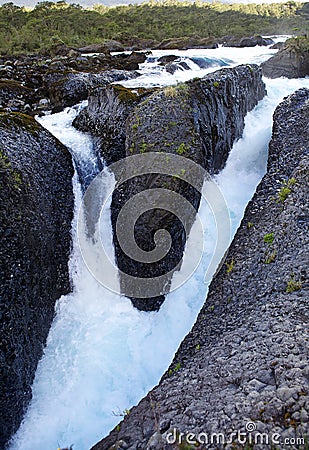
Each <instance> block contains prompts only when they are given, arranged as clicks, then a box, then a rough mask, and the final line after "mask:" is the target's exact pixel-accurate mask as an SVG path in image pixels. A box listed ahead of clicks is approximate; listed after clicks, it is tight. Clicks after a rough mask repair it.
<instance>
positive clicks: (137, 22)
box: [0, 0, 309, 54]
mask: <svg viewBox="0 0 309 450" xmlns="http://www.w3.org/2000/svg"><path fill="white" fill-rule="evenodd" d="M308 15H309V5H308V3H305V4H304V3H296V2H292V1H290V2H287V3H274V4H256V5H255V4H227V3H219V2H213V3H208V2H202V1H200V0H196V2H194V3H191V2H188V1H185V2H179V1H177V0H158V1H156V0H150V1H149V3H142V4H140V5H127V6H118V7H107V6H104V5H97V6H94V7H93V9H84V8H82V7H81V6H79V5H78V4H67V3H65V2H63V1H58V2H56V3H54V2H49V1H43V2H41V3H38V4H37V5H36V6H35V7H34V8H33V9H31V10H29V9H26V8H24V7H19V6H16V5H14V4H13V3H11V2H10V3H5V4H4V5H2V6H1V7H0V52H1V53H2V54H5V53H7V54H13V53H15V54H18V53H31V52H36V51H42V50H44V49H45V48H48V47H50V46H51V45H52V44H55V43H59V42H63V43H65V44H67V45H69V46H75V47H79V46H83V45H87V44H91V43H101V42H102V41H104V40H110V39H115V40H118V41H120V42H123V43H127V42H129V41H130V42H131V43H134V39H136V38H139V39H150V40H153V41H157V42H159V41H162V40H163V39H170V38H177V37H178V38H180V37H184V36H191V37H193V36H200V37H201V38H207V37H209V36H214V37H220V36H225V35H234V36H246V35H247V36H248V35H254V34H287V33H288V34H298V35H299V34H302V33H306V32H308ZM297 45H302V41H299V42H298V44H297Z"/></svg>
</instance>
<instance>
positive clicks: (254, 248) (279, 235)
mask: <svg viewBox="0 0 309 450" xmlns="http://www.w3.org/2000/svg"><path fill="white" fill-rule="evenodd" d="M308 100H309V90H308V89H300V90H299V91H297V92H296V93H294V94H293V95H291V96H290V97H288V98H287V99H285V100H284V101H283V103H281V104H280V105H279V106H278V107H277V109H276V111H275V114H274V125H273V134H272V140H271V142H270V145H269V159H268V168H267V174H266V175H265V176H264V178H263V180H262V181H261V183H260V184H259V186H258V188H257V191H256V193H255V195H254V197H253V199H252V200H251V201H250V202H249V204H248V207H247V209H246V212H245V215H244V218H243V220H242V223H241V225H240V227H239V229H238V231H237V233H236V236H235V238H234V240H233V242H232V244H231V246H230V249H229V251H228V253H227V255H226V264H225V265H223V266H222V267H221V269H220V271H219V272H218V273H217V275H216V276H215V277H214V279H213V281H212V283H211V285H210V289H209V294H208V297H207V299H206V301H205V304H204V306H203V308H202V310H201V312H200V314H199V316H198V318H197V321H196V323H195V325H194V327H193V329H192V331H191V332H190V333H189V334H188V336H187V337H186V338H185V339H184V341H183V342H182V344H181V345H180V348H179V350H178V352H177V353H176V355H175V358H174V361H173V363H172V364H171V366H170V368H169V370H168V371H167V372H166V373H165V375H164V376H163V378H162V380H161V382H160V384H159V385H158V386H157V387H156V388H154V389H153V390H152V391H151V392H150V393H149V394H148V395H147V396H146V397H145V398H144V399H143V400H141V402H140V403H139V405H138V406H137V407H134V408H133V409H132V410H131V411H130V414H129V415H127V416H126V417H125V419H124V420H123V421H122V422H121V423H120V424H119V425H118V426H117V427H116V428H115V429H114V430H113V431H112V432H111V433H110V435H109V436H108V437H106V438H105V439H103V440H102V441H101V442H100V443H98V444H97V445H95V446H94V447H93V450H112V449H115V448H118V449H132V450H133V449H136V450H137V449H144V450H150V449H153V450H159V449H166V450H167V449H173V448H182V447H183V448H196V447H197V448H201V449H211V448H216V449H223V448H227V449H230V448H240V447H242V446H243V445H245V444H247V445H249V443H250V445H251V444H254V448H255V449H257V450H263V449H265V448H266V446H268V445H269V446H270V445H271V444H272V445H277V446H278V447H280V446H281V443H282V442H283V441H284V439H289V442H290V448H292V449H297V448H302V444H301V442H300V441H298V443H297V441H296V438H301V437H303V438H304V437H305V436H306V435H308V430H309V423H308V420H309V418H308V406H309V394H308V393H309V385H308V370H309V364H308V345H307V340H308V330H307V325H308V304H307V301H308V300H307V299H308V278H307V270H308V267H307V263H306V246H308V214H307V211H306V198H307V185H308V162H309V161H308V155H307V148H308V143H309V134H308V127H307V121H308V113H309V109H308V108H309V106H308V105H309V102H308ZM188 433H192V434H188ZM201 433H202V434H201ZM216 433H221V437H220V435H219V437H218V435H217V434H216ZM233 433H234V434H233ZM238 433H242V434H240V435H239V434H238ZM261 433H265V434H264V435H263V436H264V437H263V440H262V441H261ZM211 435H212V436H214V437H213V438H211ZM206 438H208V441H207V440H206ZM211 439H214V440H211ZM222 439H224V440H225V441H223V440H222ZM266 439H268V441H266ZM293 439H294V441H293ZM194 441H195V442H197V444H196V445H195V446H194V447H193V445H194ZM180 442H181V444H180ZM267 442H268V443H267ZM304 442H305V441H303V443H304ZM190 444H191V445H192V447H190ZM187 446H188V447H187ZM303 446H305V445H304V444H303Z"/></svg>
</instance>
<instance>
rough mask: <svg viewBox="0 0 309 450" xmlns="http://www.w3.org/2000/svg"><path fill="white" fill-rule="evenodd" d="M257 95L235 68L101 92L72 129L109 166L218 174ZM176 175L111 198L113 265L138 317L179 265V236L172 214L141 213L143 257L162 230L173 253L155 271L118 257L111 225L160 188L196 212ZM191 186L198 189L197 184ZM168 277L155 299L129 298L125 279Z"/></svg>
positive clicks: (251, 80)
mask: <svg viewBox="0 0 309 450" xmlns="http://www.w3.org/2000/svg"><path fill="white" fill-rule="evenodd" d="M264 95H265V86H264V84H263V82H262V79H261V72H260V70H259V69H258V68H257V66H239V67H237V68H234V69H224V70H221V71H217V72H215V73H212V74H209V75H207V76H206V77H204V78H203V79H200V80H195V81H192V82H188V83H185V84H180V85H178V86H176V87H173V86H170V87H167V88H165V89H161V90H157V91H156V92H149V91H145V90H138V91H134V90H129V89H126V88H124V87H121V86H110V87H108V88H106V89H101V88H100V89H98V90H96V91H94V92H93V93H92V95H91V96H90V98H89V106H88V108H86V109H85V110H84V111H83V112H82V113H81V115H80V116H79V117H78V118H77V119H76V120H75V122H74V124H75V126H77V128H78V129H81V130H83V131H88V132H91V133H92V134H94V136H95V144H96V148H97V151H99V152H100V153H101V155H102V156H103V158H104V159H105V160H106V161H107V163H108V164H109V163H111V162H115V161H118V160H120V159H121V158H124V157H125V156H130V155H136V154H144V153H147V152H163V153H172V154H175V155H179V156H183V157H185V158H188V159H189V160H191V161H194V162H195V163H196V164H198V165H199V166H201V167H203V168H204V169H206V170H208V171H209V172H218V171H219V170H220V169H222V167H223V166H224V164H225V162H226V159H227V157H228V153H229V151H230V149H231V148H232V145H233V142H234V141H235V139H238V138H239V137H240V136H241V133H242V130H243V125H244V116H245V115H246V113H247V112H248V111H250V110H251V109H252V108H253V107H254V106H255V105H256V104H257V102H258V101H259V100H260V99H261V98H263V96H264ZM236 99H237V100H236ZM178 169H179V170H178V172H179V171H180V173H181V171H182V170H185V168H184V167H182V168H181V167H180V168H178ZM175 170H176V169H175ZM178 172H177V170H176V172H175V173H174V174H170V176H161V175H158V174H155V175H153V176H151V175H149V176H141V177H140V178H137V177H135V178H134V179H133V180H129V181H127V182H126V183H124V184H123V185H122V186H119V188H118V189H117V190H116V191H115V192H114V195H113V201H112V206H111V211H112V225H113V232H114V244H115V253H116V259H117V264H118V267H119V269H120V271H121V272H122V273H120V283H121V287H122V292H123V293H126V294H127V295H128V296H129V297H130V298H131V299H132V301H133V304H134V305H135V306H136V307H137V308H139V309H142V310H156V309H158V308H159V307H160V305H161V304H162V301H163V300H164V294H165V293H166V292H168V290H169V284H170V279H171V276H172V272H173V271H174V270H178V269H179V267H180V265H181V259H182V254H183V249H184V246H185V243H186V233H185V232H184V227H183V225H182V223H181V222H179V221H178V220H177V219H176V218H175V215H174V214H173V213H171V212H167V211H163V210H162V209H160V208H155V209H154V210H153V211H148V212H147V213H145V214H143V215H142V217H141V218H140V219H139V220H138V221H137V223H136V225H135V238H136V242H137V244H138V246H139V247H140V248H141V249H143V250H144V251H145V252H149V251H151V250H153V246H154V243H153V242H154V241H153V239H154V234H155V233H156V231H157V230H160V229H165V230H167V231H168V232H169V233H170V236H171V238H172V247H171V250H170V251H169V253H168V254H167V255H166V257H164V258H162V259H161V260H160V261H158V262H156V263H149V262H142V261H141V260H139V261H136V260H133V259H132V258H131V257H129V256H128V255H127V254H126V253H125V252H124V251H123V249H122V247H121V245H120V243H119V241H118V236H117V231H116V223H117V218H118V216H119V213H120V211H121V209H122V207H123V206H124V205H125V204H126V202H127V201H128V200H129V199H130V198H132V197H133V196H134V195H136V194H138V193H140V192H141V191H146V192H147V190H148V189H156V188H160V187H165V188H168V189H170V190H172V191H175V192H178V194H180V195H181V196H182V197H185V198H186V199H187V200H188V201H189V202H190V203H191V205H192V206H193V208H195V209H197V208H198V206H199V201H200V194H199V192H198V191H197V190H195V189H193V188H192V186H190V185H188V184H186V183H185V182H182V181H181V180H178V179H176V178H177V176H178V175H179V174H180V173H178ZM196 182H197V184H198V185H199V184H200V185H201V184H202V183H203V179H202V178H201V179H198V180H196ZM189 209H190V208H189ZM183 212H184V214H183V215H184V216H186V217H187V218H189V217H190V219H188V220H189V222H188V223H187V224H186V230H187V231H188V230H190V228H191V225H190V224H191V222H190V221H191V219H192V217H191V216H190V213H189V210H188V215H186V211H183ZM128 220H130V215H128ZM185 221H186V219H185ZM127 229H128V230H129V225H128V228H127ZM167 273H170V278H169V279H168V280H167V279H164V280H162V286H160V289H158V291H159V292H160V295H158V296H154V297H151V298H144V297H143V295H142V294H140V293H139V296H138V295H136V296H133V295H132V294H128V292H131V290H130V287H129V286H128V281H127V280H128V277H127V276H126V275H129V276H130V277H143V278H147V279H150V278H154V277H160V276H162V275H163V274H167ZM123 274H125V275H123Z"/></svg>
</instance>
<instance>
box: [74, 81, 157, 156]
mask: <svg viewBox="0 0 309 450" xmlns="http://www.w3.org/2000/svg"><path fill="white" fill-rule="evenodd" d="M151 92H152V91H151V90H146V89H138V90H136V91H135V90H132V89H127V88H125V87H123V86H121V85H115V84H113V85H110V86H107V87H99V88H97V89H95V90H93V91H92V92H91V94H90V96H89V98H88V106H87V107H86V108H85V109H83V110H82V111H81V113H80V114H79V115H78V116H77V117H76V119H74V121H73V125H74V126H75V127H76V128H77V129H78V130H80V131H84V132H91V134H92V135H93V145H94V148H95V150H96V152H97V154H98V155H100V156H102V157H103V159H104V160H105V162H106V163H107V164H111V163H113V162H115V161H118V160H119V159H122V158H124V157H125V156H126V151H125V140H126V125H125V124H126V120H127V118H128V116H129V114H130V112H132V111H133V110H134V107H135V106H136V105H137V104H138V103H139V102H140V101H141V99H143V98H145V97H146V96H148V95H150V94H151Z"/></svg>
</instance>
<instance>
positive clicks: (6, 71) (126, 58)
mask: <svg viewBox="0 0 309 450" xmlns="http://www.w3.org/2000/svg"><path fill="white" fill-rule="evenodd" d="M48 52H49V53H48V54H46V55H45V57H43V56H42V55H39V56H38V55H31V56H25V55H20V56H18V57H15V56H14V57H12V61H11V60H9V59H7V58H6V59H4V61H3V62H4V64H3V65H1V66H0V88H1V93H0V107H1V108H4V109H5V110H6V111H7V112H10V111H20V112H26V113H28V114H32V115H35V114H40V113H41V111H42V110H44V109H45V110H50V109H52V110H53V112H57V111H60V110H61V109H63V108H64V107H66V106H72V105H73V104H75V103H77V102H79V101H81V100H84V99H86V98H87V96H88V95H89V92H90V90H91V89H93V88H95V87H97V86H100V85H103V86H106V85H107V84H109V83H112V82H114V81H121V80H124V79H128V78H132V77H137V76H139V74H138V73H137V72H135V69H138V67H139V63H141V62H143V61H145V59H146V56H145V54H144V53H137V52H132V53H130V54H128V55H127V54H126V55H117V56H111V55H110V53H108V52H107V53H104V54H103V53H102V54H98V55H84V56H82V55H81V54H80V53H79V52H76V51H75V50H74V49H71V48H69V47H66V46H60V47H59V46H56V48H54V47H52V48H51V49H49V50H48ZM128 71H130V72H128ZM45 99H46V100H48V102H47V103H46V102H41V104H40V101H41V100H45ZM43 103H44V105H43Z"/></svg>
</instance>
